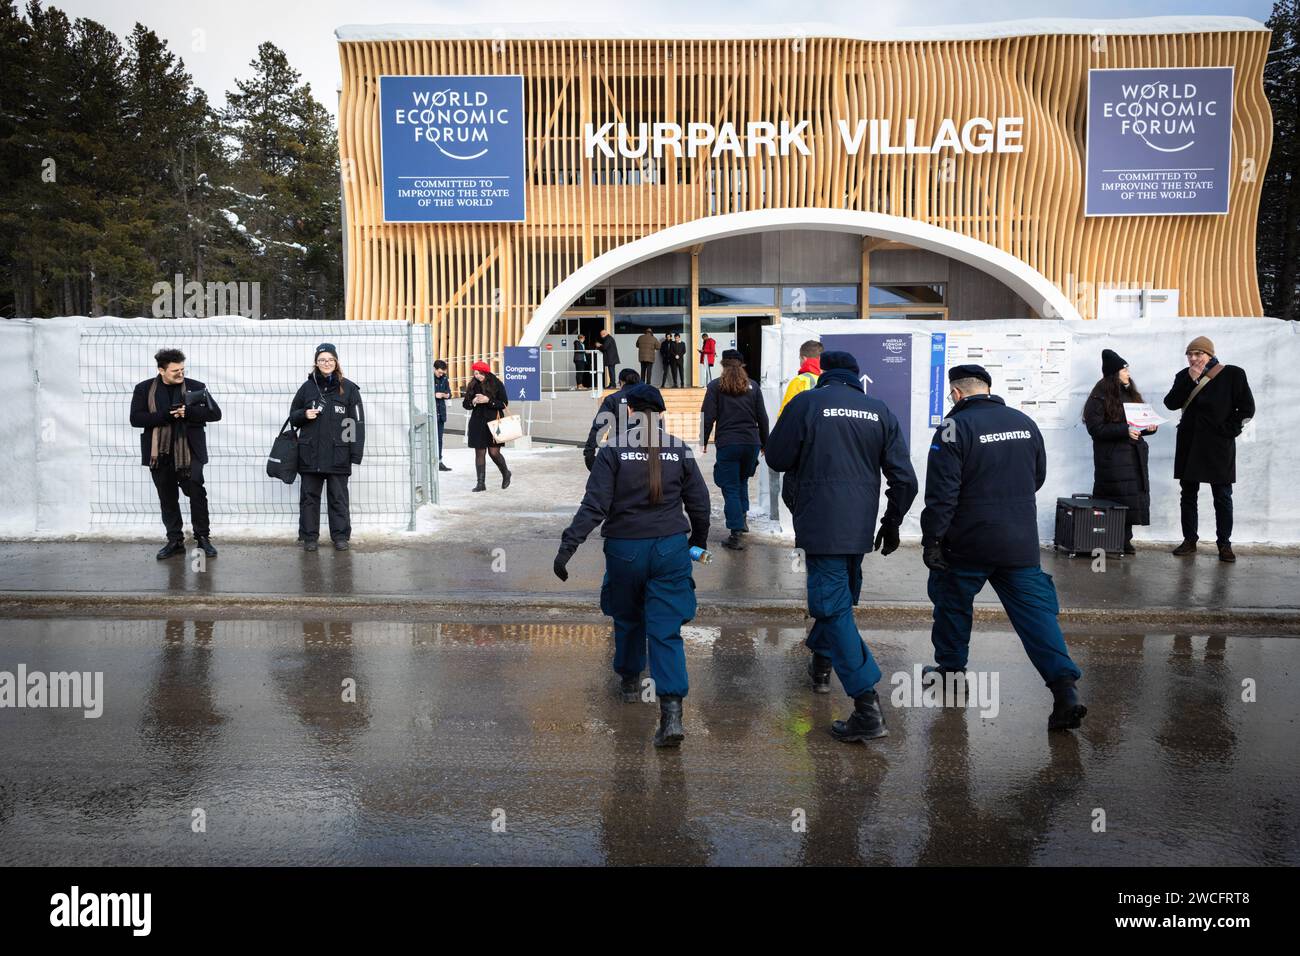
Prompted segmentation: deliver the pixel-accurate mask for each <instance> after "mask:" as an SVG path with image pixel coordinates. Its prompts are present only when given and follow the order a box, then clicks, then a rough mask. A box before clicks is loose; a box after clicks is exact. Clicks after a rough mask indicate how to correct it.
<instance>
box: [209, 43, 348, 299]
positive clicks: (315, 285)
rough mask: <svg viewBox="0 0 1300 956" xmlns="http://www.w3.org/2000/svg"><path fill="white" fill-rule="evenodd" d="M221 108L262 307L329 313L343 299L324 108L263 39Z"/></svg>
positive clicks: (332, 147) (332, 141)
mask: <svg viewBox="0 0 1300 956" xmlns="http://www.w3.org/2000/svg"><path fill="white" fill-rule="evenodd" d="M249 65H250V66H251V67H252V69H253V74H252V76H251V77H250V78H249V79H246V80H237V81H236V83H235V86H236V89H235V90H234V91H232V92H228V93H227V94H226V102H227V107H226V109H225V110H224V111H223V113H222V119H223V122H224V127H225V130H226V132H227V134H228V136H229V137H230V138H231V141H232V145H233V158H232V163H231V170H232V171H231V181H230V186H229V187H228V188H227V192H228V194H229V205H228V206H227V207H226V208H227V210H228V211H229V213H230V215H231V216H232V217H234V218H236V219H237V220H238V222H239V224H240V225H241V226H242V227H244V229H246V230H247V236H248V239H249V242H250V244H251V247H252V248H251V253H252V260H251V262H250V268H251V269H252V271H253V274H255V275H256V276H257V278H258V281H260V282H261V283H262V306H263V310H264V311H266V312H267V313H268V314H270V315H273V316H284V317H290V318H336V317H338V315H339V311H340V304H341V301H342V295H341V286H342V260H341V236H340V228H339V192H338V147H337V140H336V134H335V132H334V127H333V123H332V121H331V118H330V115H329V113H328V112H327V111H326V110H325V108H324V107H322V106H321V105H320V104H319V103H317V102H316V101H315V99H314V98H313V97H312V93H311V87H310V86H309V85H306V84H300V80H301V76H300V74H299V73H298V72H297V71H296V70H294V69H293V68H292V67H291V66H290V65H289V62H288V59H287V58H286V57H285V55H284V52H283V51H282V50H280V49H279V48H278V47H277V46H275V44H273V43H263V44H262V45H261V46H260V47H258V50H257V57H256V58H255V59H253V60H252V61H251V63H250V64H249Z"/></svg>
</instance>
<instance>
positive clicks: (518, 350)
mask: <svg viewBox="0 0 1300 956" xmlns="http://www.w3.org/2000/svg"><path fill="white" fill-rule="evenodd" d="M501 383H502V384H503V385H505V387H506V397H507V398H509V399H510V401H512V402H521V401H522V402H540V401H541V400H542V359H541V354H540V350H539V349H538V348H537V347H536V346H534V345H507V346H506V351H505V361H504V362H502V364H501Z"/></svg>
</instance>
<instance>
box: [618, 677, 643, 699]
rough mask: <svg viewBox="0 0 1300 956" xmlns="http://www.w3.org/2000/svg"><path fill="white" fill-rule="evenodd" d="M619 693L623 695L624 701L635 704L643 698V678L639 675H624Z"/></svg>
mask: <svg viewBox="0 0 1300 956" xmlns="http://www.w3.org/2000/svg"><path fill="white" fill-rule="evenodd" d="M619 693H620V694H621V695H622V696H623V703H625V704H635V703H636V702H637V701H638V700H640V699H641V678H640V677H639V676H637V677H624V678H623V681H622V684H621V686H620V687H619Z"/></svg>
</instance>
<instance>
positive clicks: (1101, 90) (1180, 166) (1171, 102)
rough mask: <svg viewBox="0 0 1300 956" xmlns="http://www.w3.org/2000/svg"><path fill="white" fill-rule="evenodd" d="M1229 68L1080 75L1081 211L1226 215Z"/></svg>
mask: <svg viewBox="0 0 1300 956" xmlns="http://www.w3.org/2000/svg"><path fill="white" fill-rule="evenodd" d="M1232 83H1233V68H1232V67H1230V66H1203V67H1170V68H1165V67H1159V68H1146V69H1109V70H1089V71H1088V146H1087V161H1086V167H1087V169H1086V173H1085V177H1084V190H1085V198H1084V214H1085V215H1088V216H1176V215H1196V214H1206V213H1211V214H1217V213H1226V212H1227V211H1228V185H1229V182H1230V180H1231V170H1232Z"/></svg>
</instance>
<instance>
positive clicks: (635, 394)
mask: <svg viewBox="0 0 1300 956" xmlns="http://www.w3.org/2000/svg"><path fill="white" fill-rule="evenodd" d="M627 404H628V406H629V407H630V408H632V410H633V411H637V412H644V411H651V412H662V411H663V410H664V397H663V395H662V394H661V393H660V392H659V389H657V388H655V387H654V386H653V385H648V384H646V383H645V382H641V383H639V384H637V385H633V386H632V387H631V388H629V389H628V390H627Z"/></svg>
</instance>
